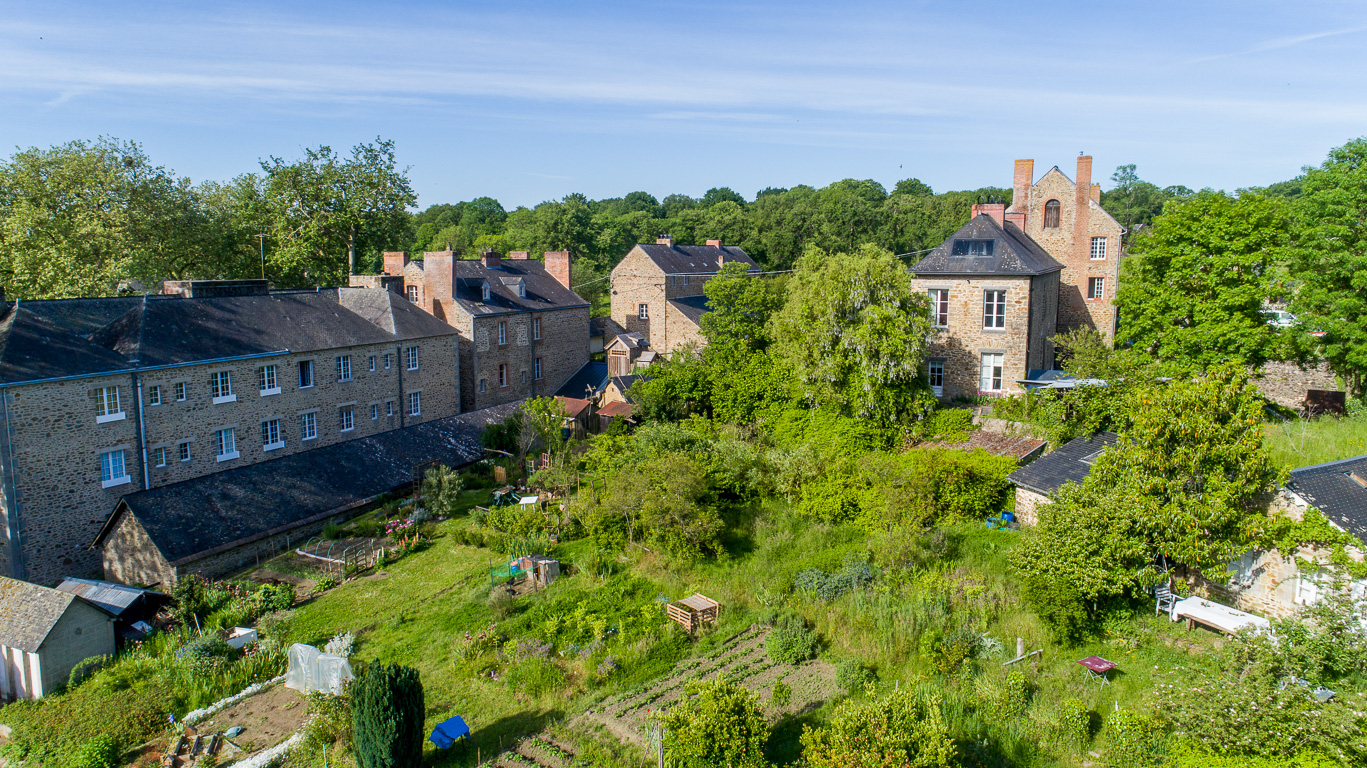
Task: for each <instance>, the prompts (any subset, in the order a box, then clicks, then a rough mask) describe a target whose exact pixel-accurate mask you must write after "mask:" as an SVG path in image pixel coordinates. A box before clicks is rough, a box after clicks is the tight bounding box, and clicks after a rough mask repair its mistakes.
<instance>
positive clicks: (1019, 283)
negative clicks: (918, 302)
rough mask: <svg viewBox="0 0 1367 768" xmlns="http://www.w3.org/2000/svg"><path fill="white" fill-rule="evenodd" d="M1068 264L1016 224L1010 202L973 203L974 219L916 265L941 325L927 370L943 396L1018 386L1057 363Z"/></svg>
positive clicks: (916, 280)
mask: <svg viewBox="0 0 1367 768" xmlns="http://www.w3.org/2000/svg"><path fill="white" fill-rule="evenodd" d="M1062 270H1063V265H1061V264H1059V263H1058V262H1057V261H1055V260H1054V259H1053V258H1052V257H1051V256H1050V255H1049V254H1048V253H1046V252H1045V251H1044V249H1043V248H1042V247H1040V245H1039V244H1037V243H1036V242H1035V241H1033V240H1031V239H1030V237H1029V236H1028V235H1026V234H1025V233H1024V232H1022V231H1021V230H1020V228H1018V227H1017V226H1016V225H1015V224H1013V223H1011V222H1010V221H1007V220H1006V219H1005V206H1004V205H1002V204H1000V203H997V204H983V205H975V206H973V218H972V219H971V220H970V221H969V222H968V223H967V224H965V225H964V226H962V227H960V228H959V231H957V232H955V233H954V234H953V235H952V236H950V238H949V239H948V240H945V241H944V242H943V243H941V244H940V245H939V246H938V247H936V248H935V249H934V250H933V251H931V252H930V254H928V255H927V256H926V257H925V258H924V259H922V260H921V261H920V262H919V263H918V264H916V265H915V266H914V267H912V268H911V271H912V289H913V290H916V291H922V292H925V293H926V294H928V295H929V297H930V305H931V306H930V312H931V317H932V319H933V320H934V323H935V326H936V328H937V329H938V330H937V332H936V334H935V337H934V338H933V339H932V340H931V344H930V351H929V355H928V359H927V373H928V375H929V378H930V384H931V387H932V389H933V390H934V392H935V395H936V396H937V397H941V398H943V399H946V400H948V399H952V398H955V397H971V396H974V395H979V394H982V395H997V394H1002V393H1006V392H1011V391H1014V390H1016V389H1017V388H1018V386H1017V384H1016V382H1017V381H1019V380H1022V379H1026V378H1029V372H1030V371H1032V370H1037V369H1042V368H1050V367H1052V364H1053V358H1054V344H1053V341H1051V339H1052V338H1053V336H1054V334H1055V332H1056V325H1055V323H1056V320H1057V317H1058V301H1059V273H1060V272H1061V271H1062Z"/></svg>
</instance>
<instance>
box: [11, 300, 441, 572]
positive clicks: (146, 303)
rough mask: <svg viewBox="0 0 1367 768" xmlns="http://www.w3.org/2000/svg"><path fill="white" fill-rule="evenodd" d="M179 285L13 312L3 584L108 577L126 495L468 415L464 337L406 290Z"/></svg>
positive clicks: (31, 304) (37, 304)
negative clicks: (102, 537)
mask: <svg viewBox="0 0 1367 768" xmlns="http://www.w3.org/2000/svg"><path fill="white" fill-rule="evenodd" d="M167 288H168V290H170V291H172V292H173V295H161V296H138V297H114V298H96V299H64V300H53V301H17V302H13V303H10V304H8V305H6V306H4V310H3V315H0V422H2V423H3V430H0V524H2V525H3V529H2V530H3V537H4V538H3V543H4V546H3V547H0V571H2V572H3V573H5V574H8V575H11V576H14V577H17V578H23V579H28V580H30V581H35V582H43V583H53V582H56V581H57V580H59V579H60V578H62V577H64V576H85V575H88V574H95V573H98V572H99V570H100V568H101V565H102V563H101V554H100V552H98V551H97V550H95V549H93V548H92V547H91V544H92V542H93V541H94V540H95V538H96V535H97V534H98V533H99V532H100V530H101V527H102V525H103V524H104V522H105V521H106V519H107V518H108V517H109V516H110V513H111V512H112V511H113V510H114V509H115V507H116V504H117V503H118V502H119V500H120V499H121V498H122V497H124V496H125V495H127V494H131V493H136V492H138V491H142V490H145V489H151V488H160V487H165V486H170V485H174V484H177V483H182V482H188V481H190V480H192V479H195V478H199V477H202V476H205V475H211V474H215V473H222V472H225V471H229V470H231V469H233V468H237V467H243V466H246V465H251V464H255V463H258V462H266V461H268V460H273V459H276V458H278V457H282V456H288V455H290V454H295V453H300V452H307V451H311V450H313V449H316V448H319V447H322V446H328V445H332V444H336V443H340V442H345V441H351V440H355V439H357V438H365V437H368V436H372V435H377V434H381V433H384V432H386V431H389V430H396V429H400V428H403V427H405V426H408V425H414V424H420V423H425V422H427V421H429V420H433V419H439V418H442V417H446V416H452V415H455V414H457V413H459V412H460V406H459V395H460V390H459V381H458V377H457V344H458V334H457V332H456V330H455V329H454V328H452V327H450V326H448V325H447V324H445V323H443V322H440V321H438V320H437V319H436V318H434V317H432V316H431V315H429V314H427V313H424V312H421V311H419V310H418V309H417V308H415V307H413V306H412V305H411V304H409V303H408V302H406V301H404V300H403V299H402V298H401V297H400V296H398V295H396V294H394V293H391V292H389V291H384V290H375V289H365V288H333V289H321V290H307V291H270V290H269V287H268V284H267V283H266V282H265V281H254V280H253V281H213V282H189V283H180V284H169V283H168V286H167Z"/></svg>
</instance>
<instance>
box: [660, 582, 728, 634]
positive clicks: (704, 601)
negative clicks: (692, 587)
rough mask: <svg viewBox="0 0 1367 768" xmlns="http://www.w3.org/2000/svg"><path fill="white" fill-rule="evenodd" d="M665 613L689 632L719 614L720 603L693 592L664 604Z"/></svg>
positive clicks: (711, 621)
mask: <svg viewBox="0 0 1367 768" xmlns="http://www.w3.org/2000/svg"><path fill="white" fill-rule="evenodd" d="M665 614H666V615H668V616H669V618H670V620H671V621H674V622H677V623H678V624H679V626H681V627H683V628H684V629H685V630H687V631H688V632H689V633H690V634H692V633H693V632H696V631H698V630H699V629H701V628H702V627H703V626H704V625H706V624H712V623H715V622H716V621H717V618H718V617H719V616H721V603H718V602H717V601H716V600H713V599H712V598H710V597H706V596H704V595H700V594H698V593H696V592H694V593H693V594H692V595H690V596H689V597H685V598H684V599H682V600H678V601H676V602H673V603H670V604H669V605H667V606H665Z"/></svg>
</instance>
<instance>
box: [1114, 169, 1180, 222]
mask: <svg viewBox="0 0 1367 768" xmlns="http://www.w3.org/2000/svg"><path fill="white" fill-rule="evenodd" d="M1136 170H1137V166H1135V165H1134V164H1133V163H1131V164H1130V165H1122V166H1119V167H1117V168H1116V169H1115V173H1113V174H1111V181H1112V182H1113V183H1114V186H1113V187H1111V188H1110V189H1109V190H1106V191H1105V192H1102V193H1101V207H1102V208H1104V209H1105V210H1106V212H1107V213H1109V214H1111V215H1112V216H1114V217H1115V220H1116V221H1118V222H1120V226H1122V227H1124V228H1125V233H1126V237H1127V238H1128V237H1129V235H1130V234H1132V233H1134V232H1135V231H1136V230H1138V229H1139V228H1141V227H1145V226H1148V225H1149V224H1152V223H1153V220H1154V219H1156V218H1158V215H1159V214H1160V213H1162V212H1163V204H1164V203H1166V202H1167V201H1169V200H1174V199H1179V200H1180V199H1182V198H1186V197H1191V195H1192V194H1193V193H1192V191H1191V190H1190V189H1187V188H1186V187H1183V186H1174V187H1167V188H1165V189H1159V188H1158V186H1157V185H1154V184H1151V183H1149V182H1147V181H1144V180H1142V179H1140V178H1139V174H1138V173H1136V172H1135V171H1136Z"/></svg>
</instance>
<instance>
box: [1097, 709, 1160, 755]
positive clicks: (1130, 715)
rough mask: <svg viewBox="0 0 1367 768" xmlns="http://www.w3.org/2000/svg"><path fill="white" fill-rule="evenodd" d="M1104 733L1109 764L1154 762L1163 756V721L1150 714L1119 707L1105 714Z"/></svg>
mask: <svg viewBox="0 0 1367 768" xmlns="http://www.w3.org/2000/svg"><path fill="white" fill-rule="evenodd" d="M1106 733H1107V735H1108V736H1109V738H1110V748H1109V749H1107V750H1106V757H1107V762H1108V764H1109V765H1110V766H1111V768H1141V767H1145V766H1154V765H1158V764H1159V763H1160V762H1161V761H1162V759H1163V724H1162V721H1160V720H1159V719H1158V718H1156V717H1153V716H1152V715H1141V714H1139V713H1137V712H1132V711H1130V710H1128V709H1118V710H1116V711H1114V712H1112V713H1111V714H1110V716H1109V717H1107V718H1106Z"/></svg>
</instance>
